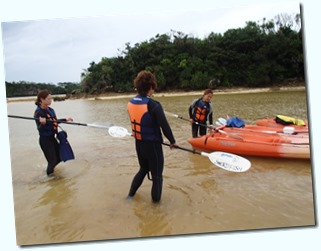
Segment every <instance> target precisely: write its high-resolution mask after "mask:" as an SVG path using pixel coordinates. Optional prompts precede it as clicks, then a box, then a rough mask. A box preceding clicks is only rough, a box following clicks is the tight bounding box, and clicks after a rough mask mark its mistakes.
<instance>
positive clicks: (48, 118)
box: [34, 90, 73, 176]
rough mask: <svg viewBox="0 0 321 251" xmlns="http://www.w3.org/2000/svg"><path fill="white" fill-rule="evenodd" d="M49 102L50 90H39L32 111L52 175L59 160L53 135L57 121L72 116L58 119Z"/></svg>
mask: <svg viewBox="0 0 321 251" xmlns="http://www.w3.org/2000/svg"><path fill="white" fill-rule="evenodd" d="M51 102H52V97H51V94H50V92H49V91H48V90H42V91H40V92H39V93H38V96H37V100H36V102H35V104H36V106H37V108H36V110H35V112H34V118H35V119H36V125H37V129H38V132H39V144H40V147H41V150H42V151H43V153H44V155H45V158H46V160H47V162H48V165H47V175H48V176H54V168H55V167H56V165H58V163H59V162H60V161H61V160H60V157H59V144H58V142H57V139H56V137H55V136H56V134H57V132H58V129H57V127H58V123H60V122H62V121H63V122H66V121H73V119H72V118H65V119H59V120H58V119H57V117H56V113H55V111H54V109H52V108H51V107H49V106H50V105H51Z"/></svg>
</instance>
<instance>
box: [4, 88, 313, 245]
mask: <svg viewBox="0 0 321 251" xmlns="http://www.w3.org/2000/svg"><path fill="white" fill-rule="evenodd" d="M196 97H197V96H182V97H160V98H157V100H159V101H160V102H161V103H162V104H163V107H164V109H165V110H166V111H169V112H173V113H177V114H179V115H182V116H184V117H188V113H187V109H188V106H189V104H190V102H191V101H192V100H193V99H194V98H196ZM127 101H128V99H113V100H67V101H64V102H54V103H53V104H52V107H53V108H54V109H55V110H56V112H57V114H58V117H66V116H68V117H69V116H71V117H73V118H74V121H76V122H82V123H97V124H102V125H110V124H111V123H113V124H115V125H119V126H123V127H126V128H127V129H129V128H130V125H129V120H128V115H127V112H126V104H127ZM212 101H213V104H214V112H215V115H214V118H215V120H216V119H217V118H219V117H225V116H226V115H227V114H228V115H230V116H234V115H237V116H239V117H240V118H242V119H244V120H245V121H246V123H247V124H251V123H253V122H254V121H255V120H256V119H260V118H265V117H271V116H275V115H277V114H283V115H288V116H293V117H298V118H302V119H306V118H307V117H308V116H307V107H306V96H305V92H302V91H296V92H274V93H256V94H215V95H214V98H213V100H212ZM34 109H35V106H34V104H33V102H13V103H8V114H14V115H21V116H32V114H33V111H34ZM168 120H169V123H170V125H171V127H172V130H173V133H174V135H175V137H176V140H177V142H178V144H179V145H180V146H183V147H189V148H190V146H189V145H188V143H187V141H186V139H187V138H189V137H190V136H191V129H190V125H189V124H188V123H187V122H184V121H182V120H179V119H176V118H173V117H168ZM62 127H63V128H64V130H66V131H67V133H68V139H69V141H70V143H71V145H72V148H73V150H74V153H75V156H76V159H75V160H73V161H68V162H65V163H61V164H59V165H58V166H57V168H56V171H55V172H56V174H57V175H58V176H59V177H60V178H59V179H53V180H48V179H47V177H46V175H45V168H46V161H45V159H44V156H43V154H42V152H41V150H40V147H39V145H38V135H37V131H36V127H35V123H34V122H33V121H27V120H19V119H9V132H10V148H11V162H12V179H13V180H12V183H13V191H14V195H13V197H14V207H15V217H16V233H17V243H18V245H32V244H43V243H59V242H78V241H87V240H107V239H118V238H135V237H145V236H163V235H176V234H191V233H206V232H222V231H234V230H252V229H265V228H280V227H296V226H311V225H314V224H315V218H314V205H313V190H312V178H311V163H310V161H307V160H287V159H274V158H260V157H249V156H245V157H246V158H248V159H249V160H250V161H251V163H252V167H251V169H250V170H249V171H247V172H245V173H232V172H228V171H224V170H222V169H220V168H218V167H215V166H214V165H213V164H212V163H211V162H210V161H209V160H208V159H207V157H203V156H199V155H193V154H191V153H188V152H185V151H181V150H178V149H175V150H170V149H169V148H167V147H164V154H165V170H164V187H163V195H162V200H161V203H160V204H154V203H152V202H151V196H150V189H151V182H150V181H149V180H147V179H146V180H145V181H144V183H143V185H142V186H141V188H140V189H139V190H138V193H137V194H136V195H135V197H134V198H133V199H132V200H126V196H127V193H128V189H129V186H130V183H131V180H132V178H133V176H134V174H135V173H136V171H137V168H138V167H137V159H136V154H135V149H134V142H133V139H132V138H131V137H127V138H121V139H119V138H112V137H110V136H109V135H108V132H107V130H104V129H95V128H90V127H83V126H71V125H64V124H63V125H62Z"/></svg>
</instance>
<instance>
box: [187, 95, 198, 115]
mask: <svg viewBox="0 0 321 251" xmlns="http://www.w3.org/2000/svg"><path fill="white" fill-rule="evenodd" d="M196 101H197V99H194V100H193V102H192V103H191V105H190V106H189V108H188V114H189V118H190V119H194V118H193V110H194V107H195V103H196Z"/></svg>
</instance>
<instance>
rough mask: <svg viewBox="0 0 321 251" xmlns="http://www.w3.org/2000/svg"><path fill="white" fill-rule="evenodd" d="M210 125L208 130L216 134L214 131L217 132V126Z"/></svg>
mask: <svg viewBox="0 0 321 251" xmlns="http://www.w3.org/2000/svg"><path fill="white" fill-rule="evenodd" d="M208 127H209V129H208V132H209V133H210V134H214V132H215V130H216V128H215V127H214V125H209V126H208Z"/></svg>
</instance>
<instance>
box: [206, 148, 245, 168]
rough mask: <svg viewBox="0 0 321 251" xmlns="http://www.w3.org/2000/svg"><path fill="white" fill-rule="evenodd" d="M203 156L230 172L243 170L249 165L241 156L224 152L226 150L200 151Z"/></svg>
mask: <svg viewBox="0 0 321 251" xmlns="http://www.w3.org/2000/svg"><path fill="white" fill-rule="evenodd" d="M201 154H202V155H204V156H207V157H208V158H209V159H210V161H211V162H212V163H213V164H214V165H216V166H218V167H220V168H222V169H224V170H226V171H231V172H245V171H247V170H248V169H249V168H250V167H251V162H250V161H249V160H247V159H245V158H243V157H241V156H238V155H235V154H232V153H226V152H212V153H204V152H202V153H201Z"/></svg>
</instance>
